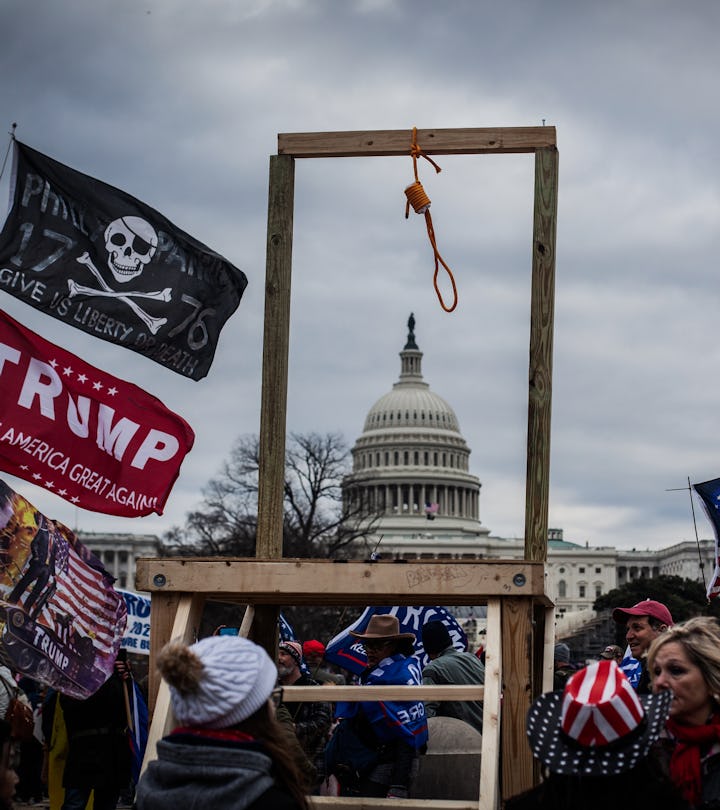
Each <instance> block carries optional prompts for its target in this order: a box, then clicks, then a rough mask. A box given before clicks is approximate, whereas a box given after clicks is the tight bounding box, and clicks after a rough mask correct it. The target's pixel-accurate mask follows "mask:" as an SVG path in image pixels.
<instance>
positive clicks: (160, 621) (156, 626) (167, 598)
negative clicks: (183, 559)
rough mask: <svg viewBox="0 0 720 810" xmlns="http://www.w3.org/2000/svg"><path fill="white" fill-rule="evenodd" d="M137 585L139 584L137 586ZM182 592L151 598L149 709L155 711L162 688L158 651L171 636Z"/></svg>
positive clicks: (156, 595)
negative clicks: (156, 701)
mask: <svg viewBox="0 0 720 810" xmlns="http://www.w3.org/2000/svg"><path fill="white" fill-rule="evenodd" d="M136 587H137V586H136ZM181 596H182V594H181V593H177V592H175V593H173V592H171V591H168V592H166V593H159V592H158V593H156V594H153V597H152V599H151V600H150V667H149V668H148V711H149V712H150V714H151V715H152V713H153V712H154V711H155V700H156V698H157V693H158V689H159V688H160V673H159V672H158V671H157V669H156V668H155V666H154V662H155V661H157V657H158V653H159V652H160V650H161V649H162V648H163V645H164V644H166V643H167V641H168V640H169V639H170V637H171V633H172V628H173V624H175V614H176V612H177V606H178V603H179V602H180V597H181Z"/></svg>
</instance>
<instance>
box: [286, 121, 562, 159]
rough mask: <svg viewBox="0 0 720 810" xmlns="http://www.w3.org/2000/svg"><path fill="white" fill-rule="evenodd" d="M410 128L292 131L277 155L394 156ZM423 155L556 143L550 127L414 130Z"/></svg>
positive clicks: (404, 147) (509, 150)
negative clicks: (353, 130)
mask: <svg viewBox="0 0 720 810" xmlns="http://www.w3.org/2000/svg"><path fill="white" fill-rule="evenodd" d="M411 143H412V130H411V129H379V130H359V131H356V132H291V133H280V134H279V135H278V155H288V156H290V157H293V158H338V157H393V156H395V157H398V156H402V155H405V156H409V155H410V144H411ZM417 143H418V146H419V147H420V148H421V149H422V150H423V152H425V153H426V154H428V155H483V154H485V155H487V154H500V155H502V154H505V155H506V154H514V153H518V152H521V153H522V152H530V153H532V152H536V151H537V150H538V149H549V148H554V147H555V146H556V137H555V127H476V128H465V129H418V131H417Z"/></svg>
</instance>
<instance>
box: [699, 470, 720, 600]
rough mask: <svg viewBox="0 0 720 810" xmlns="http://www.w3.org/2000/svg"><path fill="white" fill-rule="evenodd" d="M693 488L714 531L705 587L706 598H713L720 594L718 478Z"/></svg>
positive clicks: (719, 488)
mask: <svg viewBox="0 0 720 810" xmlns="http://www.w3.org/2000/svg"><path fill="white" fill-rule="evenodd" d="M693 489H694V490H695V492H697V494H698V495H699V496H700V500H701V501H702V505H703V509H704V510H705V514H706V515H707V516H708V518H709V519H710V523H712V525H713V530H714V532H715V570H714V571H713V575H712V578H711V580H710V584H709V585H708V589H707V598H708V599H715V597H716V596H718V595H719V594H720V478H713V480H712V481H703V482H702V483H701V484H693Z"/></svg>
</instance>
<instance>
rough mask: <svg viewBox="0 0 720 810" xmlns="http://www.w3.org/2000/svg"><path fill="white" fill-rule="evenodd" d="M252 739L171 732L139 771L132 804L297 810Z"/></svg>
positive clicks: (171, 809)
mask: <svg viewBox="0 0 720 810" xmlns="http://www.w3.org/2000/svg"><path fill="white" fill-rule="evenodd" d="M271 767H272V760H271V759H270V757H269V756H268V755H267V754H266V753H264V752H263V751H262V748H261V747H260V746H259V744H258V743H254V742H250V743H244V744H241V743H232V742H229V741H222V742H220V741H216V740H215V741H214V740H207V739H202V740H199V739H197V738H195V739H193V737H192V736H191V735H171V736H169V737H165V739H163V740H160V742H159V743H158V758H157V759H156V760H155V761H153V762H151V763H150V764H149V765H148V767H147V770H146V771H145V773H144V774H143V775H142V776H141V777H140V781H139V783H138V787H137V798H136V802H137V810H297V808H298V805H297V802H296V801H295V799H293V797H292V796H291V795H290V794H289V793H287V792H286V791H285V790H283V789H282V788H281V787H280V786H279V785H278V784H276V782H275V780H274V778H273V776H272V774H271V772H270V771H271Z"/></svg>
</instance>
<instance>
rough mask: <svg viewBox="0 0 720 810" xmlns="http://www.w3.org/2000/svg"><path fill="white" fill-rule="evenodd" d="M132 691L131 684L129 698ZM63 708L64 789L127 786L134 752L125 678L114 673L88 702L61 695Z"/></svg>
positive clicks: (87, 699)
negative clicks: (65, 745)
mask: <svg viewBox="0 0 720 810" xmlns="http://www.w3.org/2000/svg"><path fill="white" fill-rule="evenodd" d="M128 683H129V682H128ZM132 692H133V689H132V684H130V683H129V695H130V698H132ZM60 707H61V708H62V712H63V719H64V720H65V727H66V729H67V736H68V757H67V762H66V764H65V771H64V773H63V787H66V788H68V787H77V788H87V787H92V788H95V787H97V788H109V789H114V788H124V787H127V785H128V784H129V782H130V779H131V753H130V742H129V739H128V734H127V713H126V710H125V697H124V693H123V681H122V678H121V677H120V676H119V675H117V673H115V672H113V674H112V675H111V676H110V678H108V680H107V681H106V682H105V683H104V684H103V685H102V686H101V687H100V688H99V689H98V690H97V692H95V694H94V695H91V696H90V697H89V698H85V700H79V699H77V698H71V697H68V696H67V695H61V696H60Z"/></svg>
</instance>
